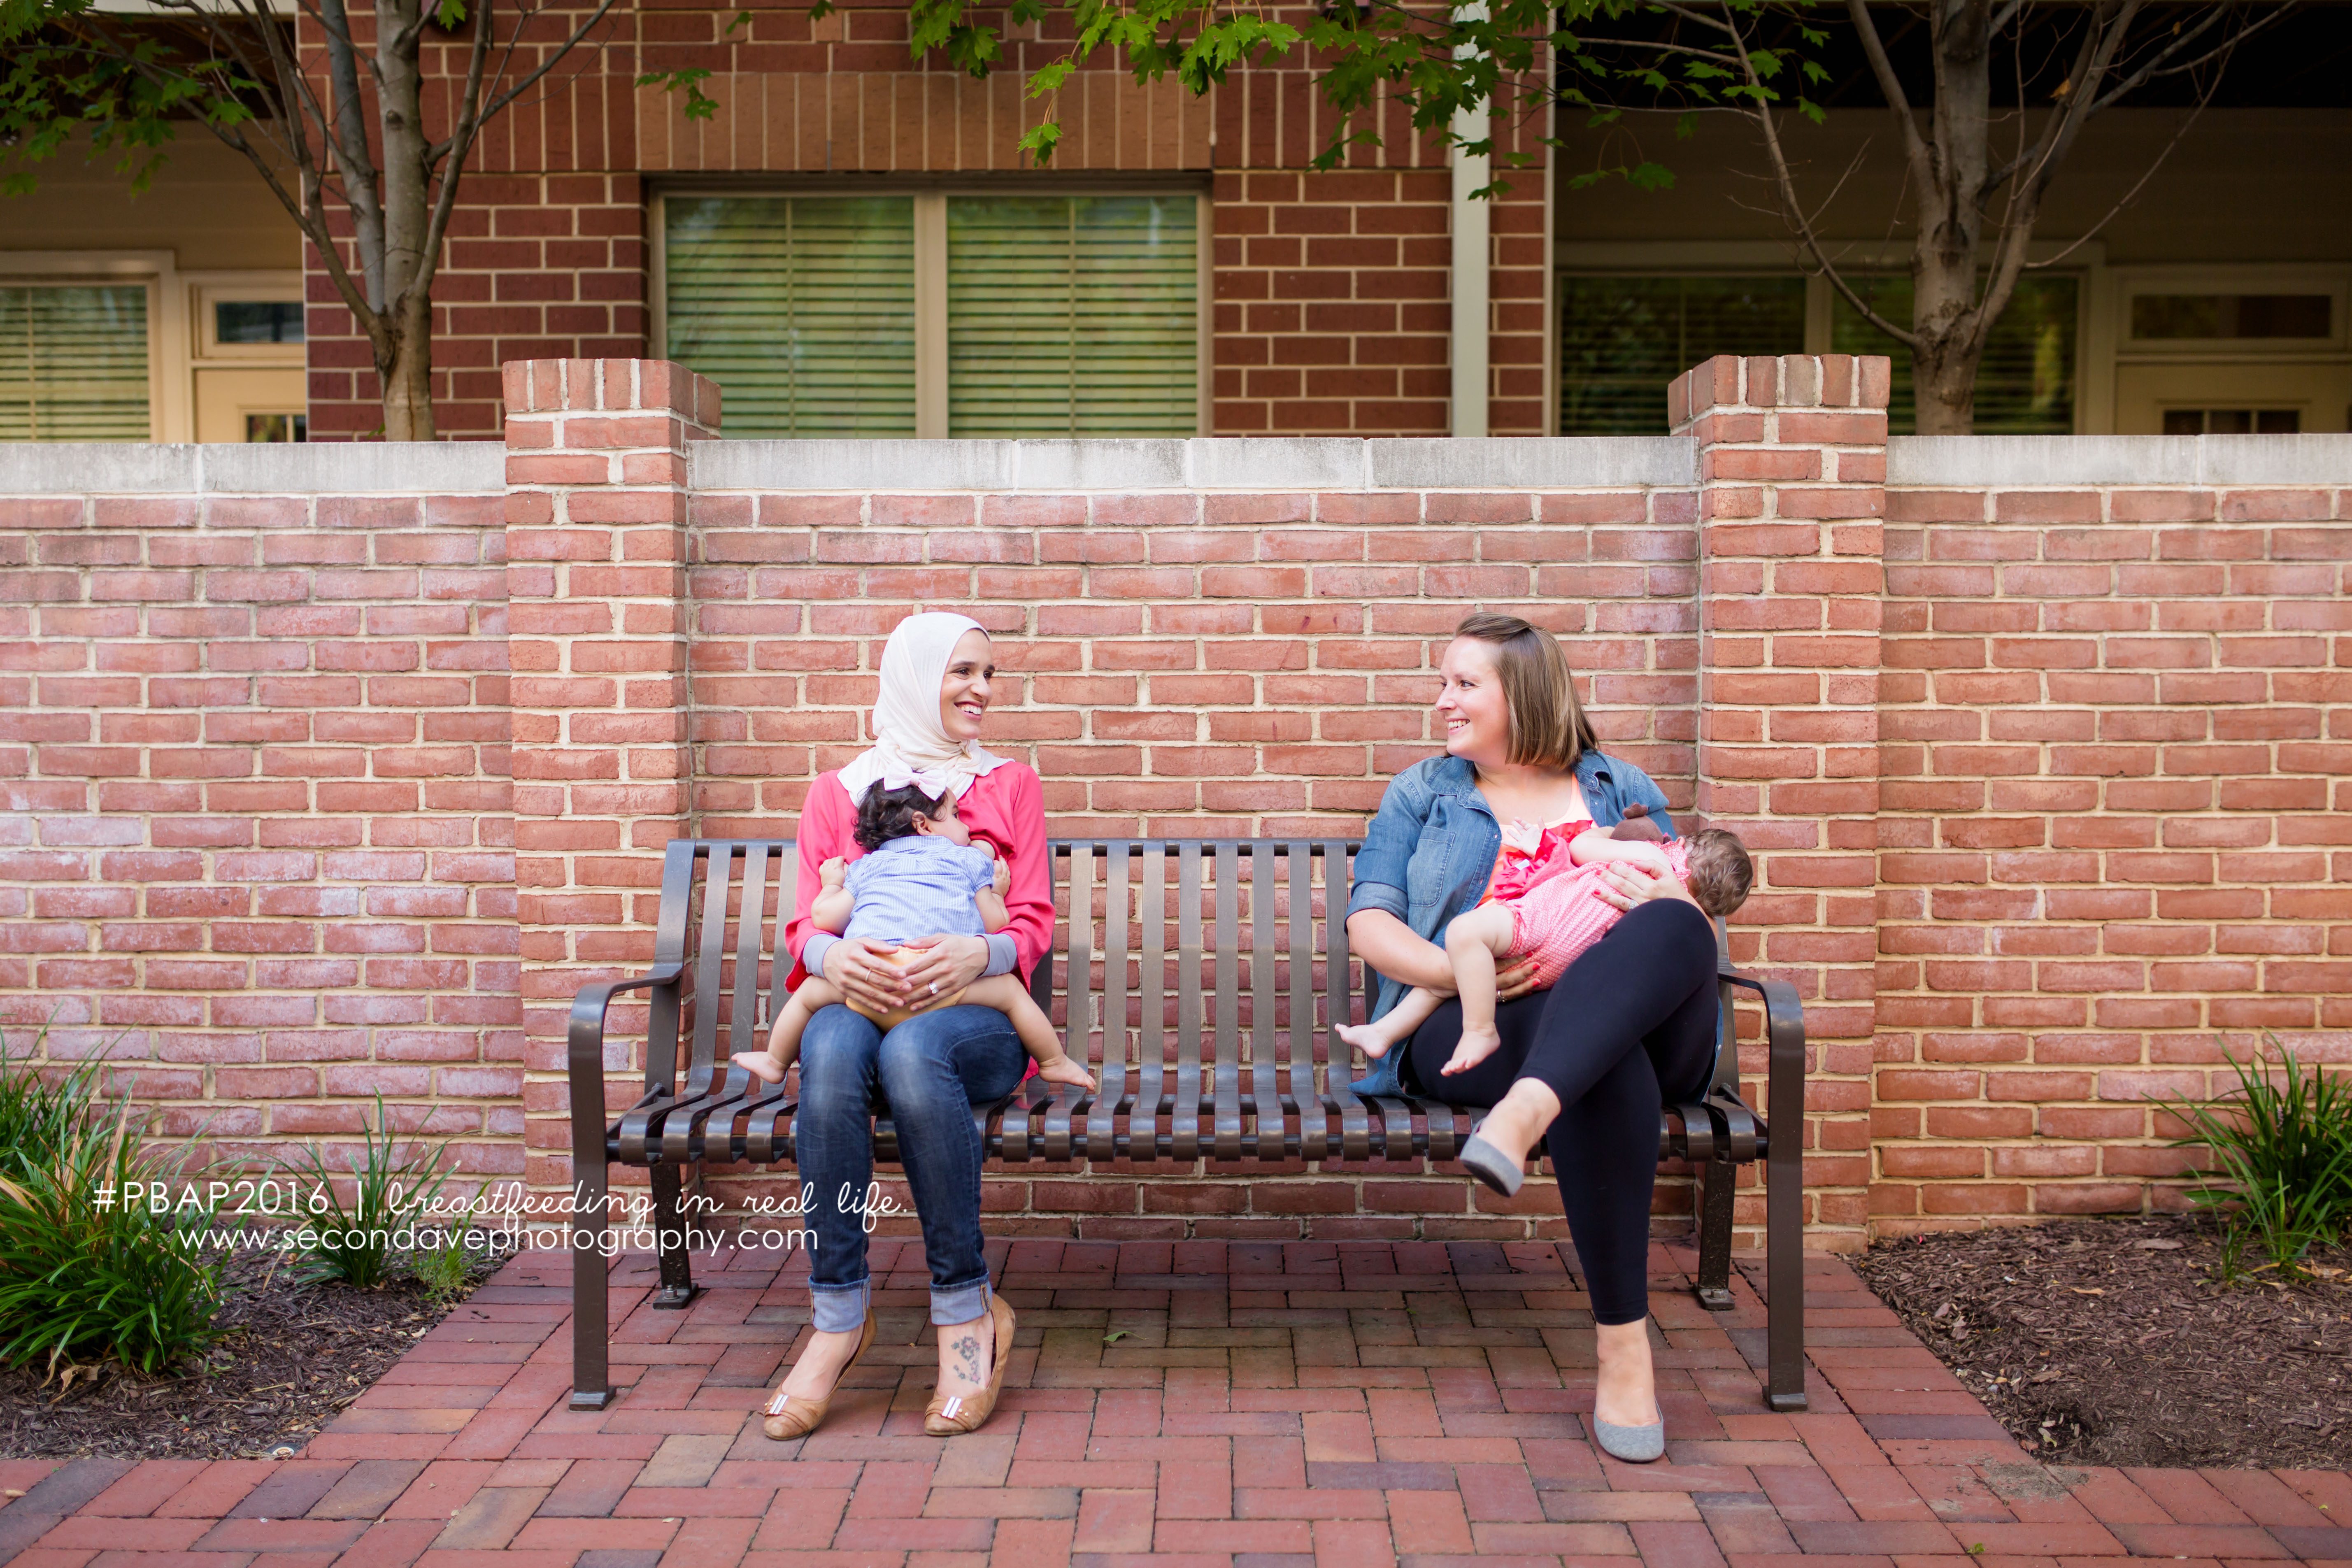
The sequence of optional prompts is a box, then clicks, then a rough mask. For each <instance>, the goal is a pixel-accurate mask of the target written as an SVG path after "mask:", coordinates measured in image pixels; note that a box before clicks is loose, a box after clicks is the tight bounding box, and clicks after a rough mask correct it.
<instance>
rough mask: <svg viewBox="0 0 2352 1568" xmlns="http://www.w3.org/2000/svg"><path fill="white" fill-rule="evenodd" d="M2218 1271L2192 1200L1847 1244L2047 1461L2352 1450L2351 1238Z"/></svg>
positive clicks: (2220, 1462)
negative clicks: (2265, 1263)
mask: <svg viewBox="0 0 2352 1568" xmlns="http://www.w3.org/2000/svg"><path fill="white" fill-rule="evenodd" d="M2311 1261H2312V1263H2313V1264H2314V1265H2315V1267H2316V1268H2318V1269H2321V1270H2326V1269H2331V1268H2332V1269H2334V1270H2336V1272H2335V1273H2334V1275H2333V1277H2330V1278H2321V1279H2312V1280H2306V1281H2302V1282H2297V1283H2292V1284H2273V1283H2266V1282H2265V1281H2268V1280H2269V1279H2270V1275H2269V1274H2268V1273H2263V1274H2259V1275H2256V1276H2254V1277H2253V1280H2252V1282H2245V1283H2240V1284H2237V1285H2233V1286H2222V1285H2220V1284H2217V1283H2216V1282H2215V1281H2216V1280H2217V1279H2218V1278H2219V1277H2220V1273H2221V1247H2220V1244H2219V1238H2218V1236H2217V1234H2216V1231H2215V1229H2214V1228H2213V1226H2211V1225H2210V1224H2208V1223H2204V1222H2201V1221H2198V1220H2192V1219H2186V1218H2163V1219H2150V1220H2137V1219H2135V1220H2092V1221H2070V1222H2063V1223H2058V1224H2051V1225H2040V1226H2016V1227H2011V1228H2001V1229H1993V1230H1980V1231H1957V1232H1947V1233H1944V1234H1941V1235H1935V1236H1925V1237H1909V1238H1906V1239H1904V1240H1901V1241H1897V1242H1892V1243H1887V1244H1883V1245H1881V1246H1878V1247H1873V1248H1872V1249H1871V1250H1870V1251H1869V1252H1867V1253H1865V1254H1864V1255H1863V1256H1862V1257H1861V1258H1857V1259H1855V1268H1856V1272H1858V1273H1859V1274H1860V1275H1861V1276H1862V1278H1863V1279H1864V1282H1865V1283H1867V1284H1868V1285H1869V1286H1870V1288H1871V1289H1873V1290H1874V1291H1876V1292H1877V1294H1878V1296H1879V1298H1880V1300H1884V1301H1885V1303H1886V1304H1887V1305H1888V1306H1890V1307H1892V1308H1894V1309H1895V1311H1896V1312H1897V1313H1899V1314H1901V1316H1902V1318H1903V1321H1904V1322H1905V1323H1906V1325H1907V1326H1908V1327H1909V1328H1910V1329H1911V1330H1912V1331H1913V1332H1915V1333H1916V1334H1917V1335H1918V1336H1919V1337H1920V1339H1921V1340H1923V1341H1925V1342H1927V1346H1928V1348H1929V1349H1931V1350H1933V1351H1934V1352H1936V1354H1937V1356H1938V1357H1940V1358H1941V1359H1942V1360H1943V1362H1944V1363H1945V1364H1946V1365H1947V1366H1949V1367H1950V1368H1951V1369H1952V1370H1953V1372H1954V1373H1957V1374H1958V1376H1959V1378H1960V1381H1961V1382H1962V1383H1964V1384H1967V1385H1968V1387H1969V1391H1970V1392H1971V1393H1973V1394H1977V1395H1979V1397H1980V1398H1982V1399H1983V1400H1984V1403H1985V1408H1987V1409H1988V1410H1990V1411H1991V1412H1992V1414H1993V1415H1995V1416H1997V1417H1998V1418H1999V1419H2000V1423H2001V1424H2002V1425H2003V1426H2006V1427H2008V1428H2009V1430H2010V1431H2011V1432H2012V1433H2013V1434H2015V1435H2016V1436H2017V1437H2018V1438H2019V1440H2020V1441H2021V1443H2023V1444H2027V1445H2030V1446H2031V1447H2032V1451H2033V1452H2034V1453H2035V1454H2036V1455H2037V1456H2038V1457H2039V1458H2042V1459H2043V1460H2044V1461H2046V1462H2057V1463H2074V1464H2086V1465H2165V1466H2183V1465H2187V1466H2197V1465H2208V1466H2220V1467H2235V1466H2248V1465H2256V1466H2263V1467H2265V1468H2325V1469H2333V1468H2338V1467H2340V1466H2342V1465H2343V1464H2344V1462H2345V1456H2346V1454H2347V1453H2352V1253H2347V1251H2345V1250H2342V1249H2338V1250H2336V1251H2334V1252H2329V1253H2326V1254H2322V1255H2316V1256H2315V1257H2314V1258H2313V1259H2312V1260H2311Z"/></svg>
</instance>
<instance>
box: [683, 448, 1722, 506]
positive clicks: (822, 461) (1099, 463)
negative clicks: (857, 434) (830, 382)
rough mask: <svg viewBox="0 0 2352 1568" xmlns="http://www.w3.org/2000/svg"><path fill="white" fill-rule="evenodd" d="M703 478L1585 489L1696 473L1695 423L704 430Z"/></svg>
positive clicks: (766, 484) (1084, 486)
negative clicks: (973, 435)
mask: <svg viewBox="0 0 2352 1568" xmlns="http://www.w3.org/2000/svg"><path fill="white" fill-rule="evenodd" d="M687 452H688V466H689V471H690V473H691V475H692V483H693V485H694V487H695V488H696V489H707V490H875V489H889V490H983V491H985V490H1027V491H1033V492H1052V491H1068V490H1187V489H1205V490H1357V489H1415V490H1420V489H1591V488H1595V487H1601V486H1610V487H1616V486H1627V485H1664V486H1679V485H1690V484H1694V483H1696V481H1697V474H1698V456H1697V448H1696V446H1695V444H1694V443H1693V442H1692V441H1691V440H1690V439H1689V438H1688V437H1680V436H1645V437H1489V438H1484V439H1475V440H1456V439H1442V440H1362V439H1357V438H1353V437H1207V438H1202V439H1194V440H1187V441H1142V440H1136V441H1129V440H1108V439H1106V440H1070V441H824V440H818V441H790V440H760V441H697V442H695V443H693V444H692V445H691V446H689V447H688V448H687Z"/></svg>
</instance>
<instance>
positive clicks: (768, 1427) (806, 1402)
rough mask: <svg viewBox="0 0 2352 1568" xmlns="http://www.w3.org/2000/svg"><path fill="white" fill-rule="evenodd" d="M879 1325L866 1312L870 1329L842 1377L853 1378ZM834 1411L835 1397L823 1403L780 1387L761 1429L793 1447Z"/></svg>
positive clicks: (859, 1338) (859, 1340)
mask: <svg viewBox="0 0 2352 1568" xmlns="http://www.w3.org/2000/svg"><path fill="white" fill-rule="evenodd" d="M878 1323H879V1320H877V1318H876V1317H875V1316H874V1309H872V1308H871V1307H868V1308H867V1309H866V1328H865V1330H864V1331H862V1332H861V1333H859V1334H858V1336H857V1348H856V1350H854V1351H852V1352H849V1360H848V1361H846V1362H845V1363H842V1368H841V1377H847V1376H848V1375H849V1369H850V1368H851V1367H853V1366H856V1364H857V1360H858V1358H859V1357H860V1356H862V1355H864V1354H865V1353H866V1346H868V1345H870V1344H872V1343H873V1342H874V1331H875V1329H876V1328H877V1326H878ZM841 1377H836V1378H835V1379H834V1380H833V1385H834V1388H835V1391H836V1392H837V1391H838V1390H839V1389H840V1387H841ZM832 1408H833V1395H832V1394H826V1395H825V1396H824V1398H823V1399H803V1398H802V1397H801V1396H800V1395H799V1394H786V1393H785V1392H784V1391H783V1389H782V1387H781V1386H779V1387H778V1388H777V1390H776V1396H775V1397H774V1398H773V1399H771V1400H770V1401H768V1419H767V1420H766V1421H765V1422H763V1423H761V1427H760V1429H761V1431H763V1432H765V1433H766V1434H767V1435H768V1436H771V1437H773V1438H774V1439H775V1440H776V1441H777V1442H779V1443H789V1442H791V1441H792V1440H793V1438H795V1437H805V1436H808V1435H809V1434H810V1433H812V1432H814V1431H815V1430H816V1429H817V1428H818V1427H819V1426H823V1425H824V1417H825V1413H826V1412H827V1411H829V1410H831V1409H832Z"/></svg>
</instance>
